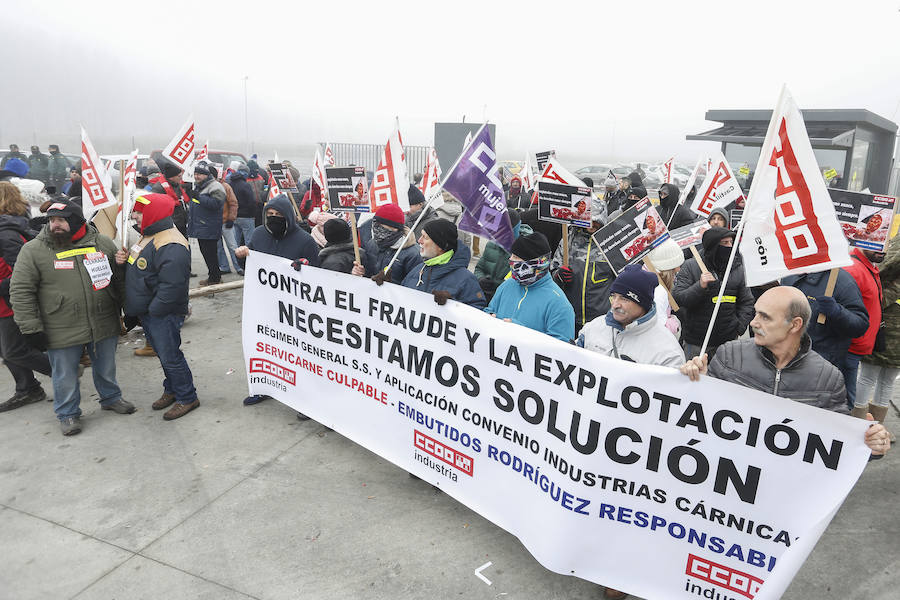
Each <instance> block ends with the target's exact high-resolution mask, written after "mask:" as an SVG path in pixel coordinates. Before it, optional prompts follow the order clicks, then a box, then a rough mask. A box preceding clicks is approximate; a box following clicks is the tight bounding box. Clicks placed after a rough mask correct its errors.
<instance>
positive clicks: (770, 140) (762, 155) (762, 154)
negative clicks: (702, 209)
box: [699, 85, 787, 357]
mask: <svg viewBox="0 0 900 600" xmlns="http://www.w3.org/2000/svg"><path fill="white" fill-rule="evenodd" d="M786 91H787V86H786V85H782V86H781V93H779V94H778V102H776V103H775V110H773V111H772V118H771V119H770V120H769V129H768V131H766V139H765V141H764V142H763V145H762V148H761V149H760V151H759V160H757V162H756V173H759V172H760V171H761V170H762V169H763V168H765V165H766V164H767V163H768V162H769V159H770V158H771V156H772V146H773V145H774V143H775V129H776V128H777V126H776V125H775V115H776V113H777V111H778V108H779V107H780V106H781V103H782V101H783V100H784V94H785V92H786ZM707 176H708V175H707ZM758 186H759V178H758V177H754V178H753V183H752V184H750V191H749V192H747V200H746V202H745V203H744V212H743V213H741V221H740V223H738V228H737V233H735V236H734V245H733V246H732V248H731V253H730V254H729V255H728V265H726V267H725V274H724V275H723V277H722V283H721V284H720V285H719V294H718V296H717V297H716V305H715V306H714V307H713V313H712V317H710V319H709V325H708V326H707V328H706V337H704V338H703V345H702V346H700V354H699V356H701V357H702V356H703V354H704V353H705V352H706V347H707V345H708V344H709V338H710V336H711V335H712V330H713V324H714V323H715V322H716V317H717V316H718V314H719V306H720V305H721V304H722V295H723V294H724V293H725V286H726V285H727V284H728V277H729V276H730V275H731V267H732V266H733V265H734V257H735V255H736V254H737V251H738V246H739V245H740V239H741V234H742V233H743V232H744V223H745V222H746V221H747V213H749V212H750V203H751V202H752V201H753V196H754V195H753V190H754V189H758Z"/></svg>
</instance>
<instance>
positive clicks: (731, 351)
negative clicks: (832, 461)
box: [681, 286, 891, 455]
mask: <svg viewBox="0 0 900 600" xmlns="http://www.w3.org/2000/svg"><path fill="white" fill-rule="evenodd" d="M755 308H756V316H755V317H753V320H752V321H751V322H750V327H751V328H752V329H753V334H754V337H753V339H751V340H735V341H731V342H726V343H725V344H723V345H722V346H720V347H719V349H718V351H717V352H716V355H715V357H714V358H713V360H712V363H709V364H708V366H707V360H708V359H707V355H706V354H704V355H703V356H697V357H694V358H692V359H691V360H689V361H688V362H686V363H685V364H684V365H682V367H681V372H682V373H684V374H685V375H687V376H688V377H690V378H691V380H692V381H698V380H699V379H700V375H706V374H709V375H712V376H713V377H715V378H716V379H724V380H726V381H732V382H734V383H737V384H739V385H743V386H744V387H748V388H752V389H754V390H759V391H762V392H768V393H770V394H773V395H775V396H780V397H782V398H789V399H791V400H795V401H797V402H803V403H805V404H811V405H813V406H817V407H819V408H824V409H825V410H831V411H834V412H839V413H842V414H847V391H846V389H845V388H844V377H843V375H841V372H840V371H839V370H838V369H837V367H835V366H834V365H832V364H831V363H829V362H828V361H827V360H825V359H824V358H822V357H821V356H820V355H819V354H817V353H815V352H812V351H811V350H810V344H811V343H810V339H809V335H807V333H806V329H807V326H808V325H809V320H810V317H811V315H812V310H811V309H810V306H809V301H808V300H807V299H806V296H805V295H804V294H803V292H801V291H800V290H798V289H797V288H795V287H791V286H778V287H774V288H772V289H770V290H768V291H767V292H766V293H764V294H763V295H762V296H760V297H759V300H757V301H756V306H755ZM866 445H867V446H868V447H869V448H870V449H871V450H872V454H874V455H882V454H884V453H885V452H887V451H888V449H889V448H890V447H891V443H890V439H889V437H888V433H887V430H886V429H885V428H884V426H883V425H881V424H880V423H876V424H874V425H872V426H871V427H869V429H868V430H867V431H866Z"/></svg>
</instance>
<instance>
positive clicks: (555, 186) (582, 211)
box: [538, 181, 591, 227]
mask: <svg viewBox="0 0 900 600" xmlns="http://www.w3.org/2000/svg"><path fill="white" fill-rule="evenodd" d="M538 218H539V219H540V220H542V221H550V222H552V223H561V224H563V225H575V226H577V227H590V226H591V189H590V188H586V187H579V186H575V185H563V184H561V183H550V182H548V181H540V182H538Z"/></svg>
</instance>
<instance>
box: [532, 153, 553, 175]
mask: <svg viewBox="0 0 900 600" xmlns="http://www.w3.org/2000/svg"><path fill="white" fill-rule="evenodd" d="M553 156H556V150H544V151H543V152H537V153H535V155H534V158H535V161H536V162H537V166H538V171H539V172H540V171H543V170H544V167H546V166H547V161H548V160H550V158H551V157H553Z"/></svg>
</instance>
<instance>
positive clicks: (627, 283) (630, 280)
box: [609, 265, 659, 312]
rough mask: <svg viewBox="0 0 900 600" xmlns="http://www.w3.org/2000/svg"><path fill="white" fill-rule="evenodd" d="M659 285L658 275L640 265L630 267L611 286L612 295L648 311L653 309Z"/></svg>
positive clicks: (623, 270) (621, 272)
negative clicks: (654, 293) (634, 303)
mask: <svg viewBox="0 0 900 600" xmlns="http://www.w3.org/2000/svg"><path fill="white" fill-rule="evenodd" d="M658 284H659V280H658V279H657V277H656V275H654V274H653V273H651V272H650V271H645V270H644V269H643V268H641V266H640V265H628V266H626V267H625V268H624V269H622V270H621V271H620V272H619V276H618V277H616V280H615V281H613V283H612V285H611V286H609V292H610V293H611V294H621V295H623V296H625V297H626V298H629V299H630V300H633V301H634V302H636V303H637V304H639V305H640V307H641V308H643V309H644V310H646V311H648V312H649V310H650V309H651V308H652V307H653V290H654V289H655V288H656V286H657V285H658Z"/></svg>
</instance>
